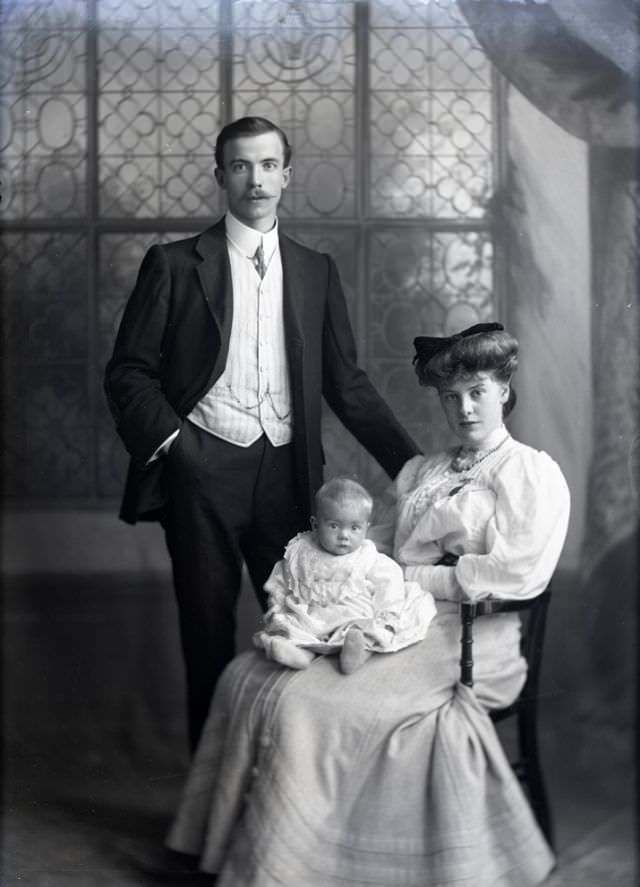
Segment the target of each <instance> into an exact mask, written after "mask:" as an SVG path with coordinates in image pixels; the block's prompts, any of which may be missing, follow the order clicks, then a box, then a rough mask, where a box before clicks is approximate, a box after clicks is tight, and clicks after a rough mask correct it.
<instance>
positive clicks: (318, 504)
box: [253, 477, 435, 674]
mask: <svg viewBox="0 0 640 887" xmlns="http://www.w3.org/2000/svg"><path fill="white" fill-rule="evenodd" d="M372 508H373V500H372V498H371V496H370V495H369V493H368V492H367V491H366V490H365V489H364V487H362V486H361V485H360V484H359V483H357V482H356V481H353V480H351V479H349V478H345V477H337V478H334V479H333V480H330V481H328V482H327V483H326V484H324V486H323V487H321V488H320V490H318V492H317V494H316V498H315V514H314V515H313V517H312V518H311V527H312V529H311V530H310V531H307V532H305V533H299V534H298V535H297V536H296V537H295V538H294V539H292V540H290V542H289V543H288V545H287V547H286V550H285V553H284V557H283V559H282V560H281V561H279V562H278V563H277V564H276V565H275V567H274V568H273V571H272V573H271V576H270V577H269V579H268V580H267V582H266V584H265V591H267V593H268V595H269V609H268V610H267V613H266V614H265V625H264V629H263V630H262V631H259V632H257V633H256V634H255V635H254V639H253V640H254V643H255V645H256V646H257V647H261V648H262V649H263V650H264V651H265V653H266V655H267V656H268V657H269V658H270V659H273V660H275V661H276V662H280V663H282V664H283V665H287V666H289V667H290V668H298V669H301V668H306V667H307V666H308V665H309V664H310V663H311V662H312V661H313V660H314V659H315V657H316V656H318V655H321V654H329V653H336V652H339V654H340V657H339V664H340V669H341V671H342V672H343V673H344V674H350V673H351V672H353V671H355V670H356V669H357V668H359V667H360V666H361V665H362V664H363V663H364V662H365V661H366V660H367V659H368V658H369V657H370V656H371V654H372V653H374V652H380V653H383V652H393V651H395V650H399V649H401V648H402V647H406V646H409V644H413V643H416V642H417V641H419V640H422V638H423V637H424V636H425V634H426V631H427V628H428V626H429V623H430V622H431V620H432V618H433V616H434V615H435V604H434V602H433V598H432V597H431V595H430V594H429V593H428V592H424V591H422V590H421V589H420V587H419V586H418V585H417V584H416V583H414V582H405V581H404V578H403V575H402V569H401V568H400V567H399V566H398V564H396V562H395V561H393V560H391V558H389V557H387V556H386V555H384V554H381V553H380V552H378V551H377V549H376V547H375V545H374V543H373V542H371V540H369V539H367V538H366V535H367V530H368V529H369V520H370V517H371V511H372Z"/></svg>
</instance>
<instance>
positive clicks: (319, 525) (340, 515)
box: [312, 502, 369, 554]
mask: <svg viewBox="0 0 640 887" xmlns="http://www.w3.org/2000/svg"><path fill="white" fill-rule="evenodd" d="M312 526H313V528H314V529H315V531H316V537H317V539H318V542H319V544H320V545H321V546H322V547H323V548H324V550H325V551H328V552H329V553H330V554H350V553H351V552H352V551H355V550H356V548H359V547H360V546H361V545H362V543H363V542H364V540H365V538H366V535H367V530H368V528H369V514H368V510H367V509H366V508H363V506H362V505H361V504H360V503H351V502H323V504H322V507H321V509H320V511H319V512H318V514H317V515H316V516H315V517H314V518H312Z"/></svg>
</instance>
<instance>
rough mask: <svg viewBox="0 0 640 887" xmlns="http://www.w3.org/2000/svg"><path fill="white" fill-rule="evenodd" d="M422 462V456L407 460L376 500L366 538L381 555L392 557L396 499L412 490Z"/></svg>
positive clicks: (396, 507)
mask: <svg viewBox="0 0 640 887" xmlns="http://www.w3.org/2000/svg"><path fill="white" fill-rule="evenodd" d="M423 462H424V456H414V458H413V459H409V461H408V462H406V463H405V464H404V466H403V467H402V469H401V470H400V473H399V474H398V476H397V477H396V479H395V480H394V481H392V482H391V483H390V484H388V485H387V487H386V489H385V491H384V493H383V494H382V496H380V498H378V499H376V502H375V507H374V512H373V516H372V520H371V526H370V527H369V530H368V532H367V537H368V538H369V539H371V541H372V542H373V543H374V545H375V546H376V548H377V549H378V551H380V552H382V553H383V554H386V555H389V556H392V555H393V542H394V537H395V530H396V520H397V509H398V499H399V498H400V496H401V495H403V494H404V493H406V492H407V490H410V489H411V488H412V486H413V484H414V482H415V478H416V475H417V473H418V469H419V468H420V466H421V465H422V463H423Z"/></svg>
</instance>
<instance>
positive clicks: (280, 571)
mask: <svg viewBox="0 0 640 887" xmlns="http://www.w3.org/2000/svg"><path fill="white" fill-rule="evenodd" d="M264 590H265V591H266V592H267V595H268V604H269V608H268V610H267V612H266V614H265V620H267V621H268V620H269V619H271V618H272V617H273V616H275V615H276V614H277V613H281V612H283V610H284V609H286V607H285V604H286V600H287V596H288V595H289V582H288V576H287V562H286V561H285V559H284V558H282V560H279V561H278V562H277V563H276V565H275V566H274V568H273V570H272V571H271V575H270V576H269V578H268V579H267V581H266V582H265V584H264Z"/></svg>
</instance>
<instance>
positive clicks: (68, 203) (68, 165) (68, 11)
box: [0, 0, 87, 219]
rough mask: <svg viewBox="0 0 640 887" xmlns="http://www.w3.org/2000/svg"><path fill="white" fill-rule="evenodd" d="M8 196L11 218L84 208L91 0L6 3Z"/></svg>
mask: <svg viewBox="0 0 640 887" xmlns="http://www.w3.org/2000/svg"><path fill="white" fill-rule="evenodd" d="M2 13H3V15H2V38H1V43H0V93H1V96H2V105H1V107H2V112H1V121H0V123H1V127H2V128H1V130H0V140H1V142H0V144H1V146H2V154H3V159H2V170H1V176H2V203H1V204H0V212H1V213H2V215H3V216H4V218H5V219H15V218H34V219H40V218H46V217H48V216H51V215H53V216H56V217H58V218H59V217H65V218H74V217H78V216H81V215H83V214H84V212H85V205H86V200H85V182H86V148H87V132H86V127H87V109H86V95H85V92H84V89H85V85H86V79H85V77H86V9H85V5H84V3H81V2H75V3H74V2H71V0H69V2H67V3H60V4H57V3H54V2H50V3H47V2H38V3H36V2H33V3H30V2H25V3H19V4H18V3H14V4H7V8H6V9H5V8H4V5H3V10H2Z"/></svg>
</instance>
